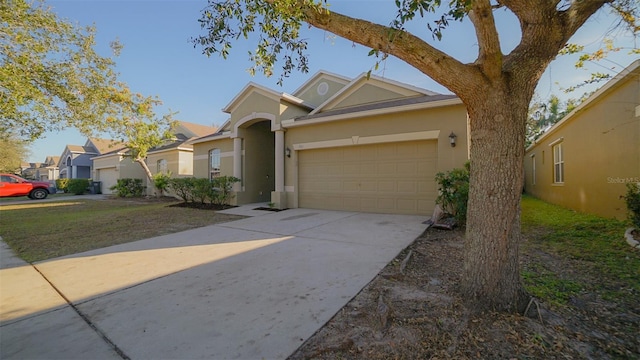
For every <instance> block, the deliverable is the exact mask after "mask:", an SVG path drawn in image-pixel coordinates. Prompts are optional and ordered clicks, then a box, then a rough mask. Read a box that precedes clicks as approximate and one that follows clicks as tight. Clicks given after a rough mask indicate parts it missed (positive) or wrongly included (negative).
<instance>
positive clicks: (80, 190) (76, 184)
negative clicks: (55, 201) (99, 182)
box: [67, 179, 89, 195]
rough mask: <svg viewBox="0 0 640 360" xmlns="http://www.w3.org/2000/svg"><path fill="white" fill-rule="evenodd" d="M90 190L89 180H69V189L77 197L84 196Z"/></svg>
mask: <svg viewBox="0 0 640 360" xmlns="http://www.w3.org/2000/svg"><path fill="white" fill-rule="evenodd" d="M88 188H89V179H69V182H68V183H67V189H68V191H69V192H70V193H73V194H76V195H82V194H84V193H85V192H86V191H87V189H88Z"/></svg>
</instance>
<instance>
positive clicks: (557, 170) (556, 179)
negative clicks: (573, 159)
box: [553, 142, 564, 184]
mask: <svg viewBox="0 0 640 360" xmlns="http://www.w3.org/2000/svg"><path fill="white" fill-rule="evenodd" d="M553 183H554V184H563V183H564V150H563V149H562V143H561V142H560V143H557V144H555V145H553Z"/></svg>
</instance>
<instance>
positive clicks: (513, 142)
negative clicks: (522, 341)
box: [461, 86, 531, 311]
mask: <svg viewBox="0 0 640 360" xmlns="http://www.w3.org/2000/svg"><path fill="white" fill-rule="evenodd" d="M511 88H513V87H511ZM485 90H486V91H483V92H480V93H477V95H476V96H475V97H472V98H467V99H465V101H466V102H467V108H468V109H469V117H470V129H471V152H470V153H471V156H470V157H471V177H470V189H469V205H468V209H469V211H468V214H467V233H466V240H465V249H464V251H465V257H464V272H463V279H462V283H461V290H462V294H463V296H465V298H466V300H468V301H469V304H471V305H472V306H473V307H474V308H476V309H480V310H485V309H495V310H506V311H519V310H523V307H524V306H525V305H526V301H527V300H528V299H527V295H526V293H525V291H524V288H523V287H522V284H521V282H520V271H519V260H518V259H519V258H518V246H519V242H520V197H521V194H522V186H523V182H524V173H523V158H524V134H525V131H524V128H525V123H526V114H527V107H528V104H529V100H530V98H531V96H530V95H529V93H530V91H526V90H523V89H522V88H520V89H516V90H511V89H509V87H507V86H502V87H501V88H495V87H491V88H487V89H485Z"/></svg>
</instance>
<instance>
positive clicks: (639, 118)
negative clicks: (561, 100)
mask: <svg viewBox="0 0 640 360" xmlns="http://www.w3.org/2000/svg"><path fill="white" fill-rule="evenodd" d="M524 165H525V191H526V192H527V193H529V194H531V195H533V196H535V197H538V198H540V199H542V200H544V201H547V202H550V203H553V204H557V205H560V206H563V207H566V208H570V209H574V210H576V211H581V212H586V213H592V214H597V215H600V216H604V217H615V218H618V219H624V218H625V217H626V214H627V213H626V211H627V209H626V206H625V203H624V200H623V199H621V196H622V195H624V194H625V193H626V186H625V184H626V183H640V60H636V61H635V62H633V63H632V64H631V65H629V66H628V67H627V68H625V69H624V70H622V71H621V72H620V73H619V74H618V75H616V76H615V77H613V78H612V79H611V80H610V81H608V82H607V83H606V84H605V85H604V86H602V87H601V88H600V89H599V90H598V91H596V92H595V93H594V94H593V95H591V96H590V97H589V98H588V99H587V100H585V101H584V102H583V103H582V104H580V105H579V106H578V107H576V108H575V109H574V110H573V111H571V112H570V113H569V114H568V115H567V116H565V117H564V118H563V119H562V120H561V121H559V122H558V123H557V124H555V125H554V126H553V127H551V128H550V129H549V130H548V131H547V132H546V133H545V134H544V135H542V136H541V137H540V138H539V139H538V140H536V142H535V143H534V144H532V145H531V146H530V147H529V148H528V149H527V151H526V154H525V164H524Z"/></svg>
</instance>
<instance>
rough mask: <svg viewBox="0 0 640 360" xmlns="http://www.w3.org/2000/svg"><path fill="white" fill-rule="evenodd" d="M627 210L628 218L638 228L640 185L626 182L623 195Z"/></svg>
mask: <svg viewBox="0 0 640 360" xmlns="http://www.w3.org/2000/svg"><path fill="white" fill-rule="evenodd" d="M623 198H624V201H625V202H626V203H627V210H629V220H631V223H632V224H633V226H635V228H636V229H640V185H638V184H634V183H627V194H626V195H624V196H623Z"/></svg>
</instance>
